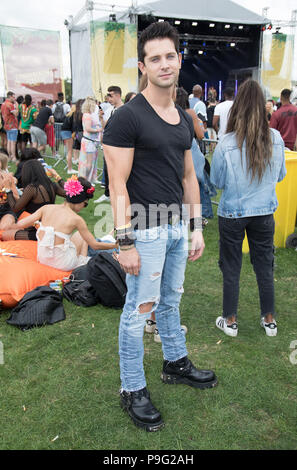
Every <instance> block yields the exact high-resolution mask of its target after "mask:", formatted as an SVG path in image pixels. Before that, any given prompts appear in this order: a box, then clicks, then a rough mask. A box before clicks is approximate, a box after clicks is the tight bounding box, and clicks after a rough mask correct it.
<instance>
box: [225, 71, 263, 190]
mask: <svg viewBox="0 0 297 470" xmlns="http://www.w3.org/2000/svg"><path fill="white" fill-rule="evenodd" d="M229 132H235V135H236V140H237V145H238V147H239V148H240V150H241V152H242V147H243V144H244V142H245V145H246V164H247V170H248V171H250V172H251V175H252V180H253V179H254V178H256V176H257V177H258V180H259V182H260V181H261V180H262V177H263V174H264V172H265V170H266V167H267V165H269V164H270V160H271V157H272V139H271V131H270V128H269V124H268V121H267V117H266V108H265V98H264V94H263V92H262V90H261V87H260V85H259V84H258V83H257V82H256V81H255V80H247V81H246V82H244V83H243V84H242V85H241V86H240V87H239V89H238V94H237V96H236V98H235V100H234V103H233V106H232V108H231V111H230V117H229V121H228V125H227V133H229Z"/></svg>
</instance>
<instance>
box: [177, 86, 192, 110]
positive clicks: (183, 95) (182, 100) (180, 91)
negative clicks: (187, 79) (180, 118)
mask: <svg viewBox="0 0 297 470" xmlns="http://www.w3.org/2000/svg"><path fill="white" fill-rule="evenodd" d="M175 103H176V104H178V105H179V106H180V107H181V108H182V109H189V108H190V103H189V95H188V93H187V92H186V90H185V89H184V88H183V87H179V88H177V89H176V99H175Z"/></svg>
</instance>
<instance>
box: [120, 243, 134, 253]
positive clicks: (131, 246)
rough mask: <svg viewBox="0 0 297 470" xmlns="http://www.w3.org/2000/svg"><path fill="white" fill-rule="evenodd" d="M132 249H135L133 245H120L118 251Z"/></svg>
mask: <svg viewBox="0 0 297 470" xmlns="http://www.w3.org/2000/svg"><path fill="white" fill-rule="evenodd" d="M133 248H135V245H134V243H133V244H132V245H127V246H121V245H120V251H129V250H132V249H133Z"/></svg>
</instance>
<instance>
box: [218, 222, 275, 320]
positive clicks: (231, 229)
mask: <svg viewBox="0 0 297 470" xmlns="http://www.w3.org/2000/svg"><path fill="white" fill-rule="evenodd" d="M245 230H246V232H247V237H248V241H249V247H250V259H251V263H252V265H253V268H254V271H255V274H256V277H257V283H258V289H259V296H260V307H261V316H265V315H267V314H268V313H271V314H272V315H273V316H274V315H275V310H274V308H275V307H274V278H273V265H274V247H273V236H274V218H273V215H272V214H270V215H264V216H256V217H245V218H241V219H228V218H225V217H219V231H220V260H219V265H220V268H221V271H222V273H223V283H224V285H223V316H224V318H227V317H231V316H237V307H238V299H239V279H240V271H241V265H242V243H243V239H244V236H245Z"/></svg>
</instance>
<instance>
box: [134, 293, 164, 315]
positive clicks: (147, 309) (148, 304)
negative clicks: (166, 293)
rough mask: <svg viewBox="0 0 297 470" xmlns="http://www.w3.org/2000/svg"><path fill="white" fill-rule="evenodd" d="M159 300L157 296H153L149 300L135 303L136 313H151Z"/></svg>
mask: <svg viewBox="0 0 297 470" xmlns="http://www.w3.org/2000/svg"><path fill="white" fill-rule="evenodd" d="M159 302H160V298H159V297H154V298H153V299H151V300H147V301H145V302H141V303H140V304H138V305H137V308H136V312H135V313H137V314H148V313H149V314H151V313H153V312H154V311H155V310H156V309H157V307H158V305H159Z"/></svg>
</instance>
